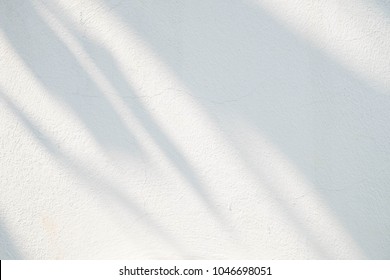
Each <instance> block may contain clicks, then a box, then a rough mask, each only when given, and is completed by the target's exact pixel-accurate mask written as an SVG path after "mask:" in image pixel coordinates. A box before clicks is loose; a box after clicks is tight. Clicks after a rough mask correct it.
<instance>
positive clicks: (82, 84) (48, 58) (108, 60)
mask: <svg viewBox="0 0 390 280" xmlns="http://www.w3.org/2000/svg"><path fill="white" fill-rule="evenodd" d="M1 4H2V5H3V6H2V12H3V13H4V16H1V17H0V24H1V28H2V30H3V31H4V32H5V35H6V36H7V38H8V40H9V42H10V43H11V44H12V46H13V47H14V49H15V51H16V52H17V54H18V55H19V56H20V57H21V58H22V60H23V61H24V63H25V64H26V66H27V67H28V68H29V69H30V70H31V73H32V74H33V75H34V76H35V78H36V79H37V80H38V81H40V82H41V83H42V85H43V86H44V87H45V88H46V89H47V90H48V91H49V92H50V93H51V94H52V95H53V97H54V98H56V99H57V100H59V101H61V102H63V103H64V104H65V105H67V108H70V109H71V110H72V112H73V113H74V114H75V115H76V116H77V117H78V118H79V120H80V121H81V122H82V123H83V124H84V127H85V128H86V129H88V130H89V132H90V133H91V134H92V136H93V137H94V138H95V139H96V141H97V142H98V143H99V144H100V147H101V148H102V149H103V150H108V151H110V150H116V151H120V152H121V153H128V154H130V155H133V156H143V154H142V146H141V145H140V144H139V143H138V142H137V141H136V140H135V138H134V137H133V136H132V134H131V132H130V131H129V129H128V128H127V127H126V125H125V124H124V123H123V121H122V120H121V118H120V116H119V115H118V113H117V112H115V110H114V109H113V106H112V104H111V103H110V101H109V100H108V99H107V98H106V97H105V95H104V94H103V92H102V91H101V90H100V89H99V86H98V85H97V84H96V81H94V79H93V78H92V77H91V76H90V74H89V73H88V72H87V71H86V69H84V67H83V66H82V65H81V64H80V63H79V61H78V59H77V58H76V57H75V56H74V54H73V53H72V52H71V51H70V50H69V49H68V47H67V46H66V44H64V43H63V42H62V40H61V38H60V37H59V36H58V34H56V33H55V32H53V30H52V29H51V27H50V26H49V25H48V24H47V23H46V22H45V21H44V20H43V19H42V18H41V16H40V15H39V14H38V12H37V11H36V8H35V5H34V1H15V2H14V3H12V4H8V3H1ZM52 5H53V7H54V4H52ZM16 7H18V8H16ZM49 7H50V5H48V6H47V8H49ZM20 9H22V10H27V11H28V15H29V16H28V18H23V17H22V16H20V15H19V14H18V11H19V10H20ZM59 20H63V23H64V24H65V25H66V26H67V28H69V31H70V32H72V33H73V34H72V35H73V36H75V38H77V39H78V40H79V41H80V42H79V43H80V44H81V45H82V47H83V48H84V49H85V50H86V52H87V53H88V54H89V55H90V56H91V58H93V59H94V63H95V64H96V65H97V66H98V67H99V68H100V70H101V71H102V73H104V75H105V76H106V78H107V79H108V80H109V81H110V83H111V85H112V86H113V87H114V88H115V89H116V90H117V92H118V93H119V94H120V95H121V96H122V94H123V97H124V99H123V101H124V102H126V103H128V105H129V109H130V110H131V112H132V114H133V115H134V117H136V118H137V119H138V120H139V121H140V122H141V123H142V125H143V126H144V128H145V130H146V132H147V133H148V134H149V135H150V137H151V139H153V140H154V141H155V142H156V143H157V145H158V146H159V147H160V149H161V151H162V152H163V153H164V154H165V156H166V157H167V158H168V159H169V160H170V161H171V163H172V164H173V165H174V166H175V167H176V168H177V170H178V171H179V172H180V174H181V175H182V176H183V178H184V179H185V180H186V181H187V182H188V183H189V184H190V185H191V186H192V187H193V189H194V192H195V194H197V195H198V196H199V197H200V198H201V199H202V200H203V201H204V204H205V206H206V207H207V208H208V209H209V210H210V212H211V213H212V214H214V216H215V217H216V220H217V221H218V222H219V223H220V224H221V226H222V227H224V228H225V229H226V230H228V231H233V228H232V227H230V226H229V225H228V224H227V222H226V221H225V220H224V217H223V216H222V214H221V213H219V212H218V210H217V209H216V208H215V207H214V204H215V203H213V202H212V201H211V200H210V199H209V197H208V195H207V192H206V190H205V189H204V187H203V186H202V184H201V183H200V181H199V178H198V175H197V174H196V173H195V171H194V170H193V169H192V167H191V166H190V164H189V163H188V162H187V161H186V159H185V158H184V156H183V155H182V154H181V153H180V152H179V151H178V149H177V148H176V147H175V145H174V144H173V142H172V141H171V140H170V139H169V137H168V136H167V135H166V134H165V133H164V132H163V131H162V130H161V129H160V128H159V126H158V125H157V123H156V121H155V120H154V119H153V117H152V116H151V115H150V114H149V113H148V111H147V110H146V109H145V108H144V106H143V105H142V103H141V102H139V101H138V100H137V98H136V95H135V94H134V90H133V89H132V87H131V86H130V85H129V84H128V82H127V80H126V78H125V77H124V76H123V74H122V73H121V71H120V70H119V69H118V66H117V65H116V63H115V60H114V59H113V57H112V56H111V55H110V53H109V51H106V50H105V49H104V48H102V47H101V46H99V45H98V44H97V43H96V42H94V41H93V40H92V39H90V38H85V37H84V36H83V34H81V33H80V32H78V31H77V29H74V28H72V24H71V23H70V22H67V21H66V18H65V16H64V17H61V15H59ZM25 34H29V35H30V36H25ZM42 34H44V40H45V42H47V44H42V43H41V41H40V40H36V39H35V38H36V37H35V36H38V35H40V36H41V35H42ZM69 69H72V71H71V72H69ZM65 77H66V78H65ZM0 97H1V98H2V99H3V101H5V102H6V103H7V104H8V107H9V108H10V109H11V110H12V111H13V112H14V114H15V116H17V117H18V119H19V120H20V121H21V122H22V123H23V124H24V125H25V127H26V128H27V129H29V130H30V131H31V132H32V135H34V138H35V139H36V140H37V141H39V142H40V143H41V144H42V146H43V147H45V148H46V150H47V151H48V152H49V153H50V154H51V155H52V156H53V157H55V158H56V159H57V160H58V161H59V162H61V163H62V164H63V165H65V166H66V167H68V168H69V169H70V170H72V171H73V172H74V173H75V174H76V175H77V176H78V177H79V178H80V179H82V180H83V181H85V182H88V183H89V184H91V180H92V182H95V183H96V184H93V185H94V186H95V187H98V186H101V188H99V190H100V191H101V190H104V192H105V193H106V194H107V196H108V197H111V198H113V199H115V201H116V202H118V203H119V204H121V205H123V206H124V207H125V208H126V209H128V210H129V211H130V212H131V213H133V214H136V215H138V216H139V217H143V220H144V222H145V224H146V226H149V227H151V228H153V229H154V232H156V233H158V234H159V235H160V237H161V238H162V239H163V240H164V241H166V242H168V243H169V244H171V245H172V247H173V248H174V249H176V251H178V252H179V253H180V254H181V255H182V256H188V252H185V251H183V249H182V248H181V246H179V245H178V244H176V240H175V239H174V238H173V237H171V236H169V234H168V233H167V232H166V231H165V230H164V229H163V228H162V226H161V225H159V224H158V222H157V221H153V219H148V218H146V215H145V214H143V210H141V208H142V207H140V206H139V205H137V203H136V202H135V201H132V202H131V201H129V200H128V199H127V198H126V195H125V194H123V193H121V192H120V191H119V189H120V187H121V186H118V185H116V184H113V183H111V182H109V180H108V178H101V177H99V179H95V180H94V179H92V178H93V177H94V176H95V177H96V176H97V175H96V174H93V172H92V171H91V170H88V168H85V167H83V166H82V165H81V164H78V163H77V161H76V160H74V159H72V158H69V157H68V156H67V155H65V154H63V153H62V152H61V151H60V150H59V149H58V147H56V145H55V144H54V143H53V142H52V141H51V140H50V137H48V136H46V135H44V132H42V131H40V130H39V128H38V127H37V126H36V125H34V123H33V122H32V121H31V120H29V119H28V118H27V117H26V116H25V114H24V113H23V111H22V110H21V109H20V108H17V106H16V105H15V104H14V103H13V102H12V101H11V100H10V99H9V98H8V96H7V95H5V94H1V95H0ZM126 97H131V98H130V99H127V98H126ZM107 128H110V131H107ZM140 151H141V153H139V152H140Z"/></svg>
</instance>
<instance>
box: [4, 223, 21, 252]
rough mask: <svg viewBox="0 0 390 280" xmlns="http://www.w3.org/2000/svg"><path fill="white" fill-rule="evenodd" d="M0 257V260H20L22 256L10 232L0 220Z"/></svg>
mask: <svg viewBox="0 0 390 280" xmlns="http://www.w3.org/2000/svg"><path fill="white" fill-rule="evenodd" d="M0 259H1V260H20V259H22V256H21V254H20V252H19V250H18V249H17V248H16V246H15V245H14V242H13V240H12V239H11V234H10V233H9V231H8V230H7V228H6V227H5V225H4V223H3V222H2V221H0Z"/></svg>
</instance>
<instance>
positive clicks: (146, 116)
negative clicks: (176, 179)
mask: <svg viewBox="0 0 390 280" xmlns="http://www.w3.org/2000/svg"><path fill="white" fill-rule="evenodd" d="M24 5H28V9H29V10H30V16H32V17H33V19H34V22H36V24H37V25H39V26H40V27H41V28H44V29H45V33H46V34H47V36H49V38H50V40H51V42H54V43H55V46H56V49H59V50H61V52H62V53H63V54H64V56H65V57H66V58H67V60H68V61H71V63H72V64H74V65H75V67H76V68H80V69H82V66H81V65H80V64H79V63H78V62H77V59H76V58H75V57H74V55H73V54H72V53H71V51H69V50H68V48H67V46H66V45H65V44H63V43H62V42H61V40H60V39H59V38H58V36H56V34H55V33H54V32H53V31H52V30H51V29H50V27H49V26H47V24H46V23H45V22H44V21H43V20H42V19H40V18H39V15H38V13H36V12H34V9H35V8H34V7H33V5H31V4H28V3H24ZM53 6H54V5H52V6H51V7H50V6H49V5H45V7H46V8H47V9H48V10H49V11H51V12H52V13H53V11H52V10H51V9H53ZM50 8H51V9H50ZM56 16H57V19H62V20H63V21H65V24H66V26H67V27H71V26H72V24H71V23H70V22H69V21H66V19H65V18H64V16H63V15H62V17H61V16H60V14H57V15H56ZM3 25H5V24H4V23H3ZM4 30H5V31H6V34H7V35H8V39H9V40H10V41H11V43H12V45H13V46H14V48H15V49H16V50H17V52H18V53H19V55H20V56H21V57H22V58H23V60H24V61H25V63H26V64H27V65H28V66H29V68H30V69H31V70H32V72H33V73H34V75H35V76H36V78H37V79H38V80H41V81H42V82H43V83H44V84H45V85H46V86H47V87H48V89H49V91H50V92H52V93H56V92H59V94H60V95H63V96H65V95H66V93H67V92H68V91H69V90H70V89H68V88H64V89H61V88H60V89H58V88H54V82H53V81H52V78H51V77H46V76H45V73H46V71H45V69H41V68H40V66H39V65H38V64H37V63H36V62H35V61H33V60H31V58H30V57H29V55H28V54H29V51H28V50H27V49H26V48H24V46H23V45H22V46H21V45H20V44H18V41H17V40H16V39H15V38H14V37H13V35H12V34H13V32H11V27H8V28H4ZM69 31H71V32H72V33H73V36H75V38H77V39H78V40H79V42H80V43H81V45H82V47H83V48H84V49H85V51H86V53H87V54H91V53H92V54H93V53H97V55H96V56H95V57H92V58H93V59H94V62H95V64H96V66H97V67H99V69H100V70H101V71H102V72H103V73H104V75H105V77H106V78H107V80H108V81H109V82H110V84H111V85H112V86H113V87H114V88H115V89H116V90H117V92H118V93H119V96H121V98H122V100H123V102H125V103H126V104H128V106H129V110H130V111H131V112H132V114H133V115H134V116H135V117H137V119H138V120H139V121H140V122H141V123H142V125H143V128H144V129H145V131H146V132H147V133H148V134H149V136H150V137H151V139H152V140H154V142H155V143H156V144H157V146H158V147H159V148H160V150H161V151H162V153H163V154H164V155H165V156H166V158H167V159H168V160H169V161H170V162H171V163H172V164H173V165H174V166H175V168H176V170H178V171H179V174H180V175H181V176H182V177H183V178H184V179H185V180H186V181H187V182H188V183H189V185H190V186H192V189H193V191H194V193H195V194H196V195H197V196H198V197H199V198H200V199H201V201H202V202H203V204H204V205H205V206H206V207H207V209H208V210H209V211H210V212H211V213H212V214H213V215H214V217H215V219H216V220H217V222H218V223H220V224H221V226H222V227H223V228H224V230H225V231H226V232H229V233H230V234H232V235H233V236H234V228H233V227H232V226H231V225H229V222H228V221H227V220H226V218H225V217H224V216H223V215H222V213H221V212H220V211H219V210H218V208H216V207H215V206H214V205H215V203H214V202H213V201H212V199H211V198H210V197H209V194H208V192H207V189H206V188H205V187H204V186H203V185H204V184H203V182H201V180H200V179H199V176H198V175H197V174H196V172H195V171H194V170H193V168H192V167H191V165H190V163H189V162H188V160H187V159H186V158H185V157H184V155H183V154H182V153H181V152H180V151H179V150H178V149H177V148H176V147H175V145H174V144H173V141H172V140H171V139H170V138H169V136H168V135H166V134H165V133H164V132H163V131H162V130H161V128H160V127H159V126H158V125H157V122H156V120H155V119H154V118H153V117H152V115H151V114H150V113H149V112H148V110H147V109H146V108H145V106H144V105H143V104H142V103H141V102H140V101H139V100H138V99H137V98H130V99H129V98H126V97H124V96H128V95H132V96H134V97H135V96H136V95H135V94H134V89H133V88H132V87H131V86H130V85H129V84H128V82H127V80H126V78H125V77H124V76H123V74H122V73H121V72H120V71H119V69H118V67H117V65H116V63H115V60H114V59H113V58H112V57H111V55H110V54H109V52H107V51H105V50H104V49H103V48H100V47H99V46H98V44H95V43H93V42H92V41H87V39H84V40H83V36H82V34H80V33H77V31H76V30H75V29H74V28H73V29H72V28H69ZM103 65H110V68H109V70H108V69H107V66H103ZM80 71H82V70H80ZM81 76H86V77H87V79H88V90H89V91H90V92H91V93H93V92H95V91H96V92H97V93H98V96H99V99H103V100H105V99H104V96H103V94H102V93H101V91H100V90H99V89H98V88H97V86H96V85H95V84H94V83H93V80H92V78H91V77H90V76H89V75H88V73H86V72H85V71H83V72H82V75H81ZM112 77H115V79H113V78H112ZM64 101H67V102H68V103H69V105H70V107H71V108H72V109H73V111H74V112H76V113H77V114H78V115H79V117H80V118H81V120H82V121H83V122H84V123H85V124H86V126H91V125H92V126H93V123H92V122H91V121H90V120H89V118H90V117H87V118H86V117H85V116H84V115H80V113H78V111H83V109H82V108H81V107H82V106H84V105H86V104H85V103H79V101H77V100H71V101H70V102H69V101H68V100H67V99H65V100H64ZM104 102H105V103H107V104H106V105H105V107H104V109H103V111H104V112H105V111H106V110H108V113H109V114H111V113H110V112H111V110H112V109H111V107H110V108H108V105H109V102H108V101H107V100H105V101H104ZM129 102H130V103H131V104H129ZM84 111H85V110H84ZM101 118H102V119H104V118H103V117H101ZM116 118H119V116H116V114H115V119H116ZM115 121H116V120H115ZM113 122H114V121H113ZM120 123H122V121H121V122H120ZM99 126H101V127H105V126H104V125H102V124H100V125H99ZM120 129H121V130H122V129H123V130H127V128H125V127H124V126H122V125H121V126H120ZM118 130H119V127H118ZM105 133H107V132H105ZM109 134H110V135H115V133H109ZM120 134H121V133H120ZM120 134H119V135H120ZM93 136H96V137H98V138H99V137H100V136H101V135H100V136H99V135H96V131H93ZM113 138H114V137H113ZM111 145H114V144H111ZM137 147H139V145H137Z"/></svg>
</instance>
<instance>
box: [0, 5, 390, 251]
mask: <svg viewBox="0 0 390 280" xmlns="http://www.w3.org/2000/svg"><path fill="white" fill-rule="evenodd" d="M33 2H34V1H31V2H30V1H13V2H12V4H6V3H1V7H2V10H3V13H4V14H3V15H2V16H1V17H0V25H1V28H2V30H3V31H4V33H5V34H6V36H7V38H8V39H9V41H10V42H11V44H12V46H13V47H14V49H15V51H16V52H17V53H18V54H19V55H20V57H21V58H22V59H23V60H24V62H25V63H26V65H28V67H29V68H30V69H31V71H32V72H33V74H34V75H35V76H36V78H37V79H38V80H40V81H41V82H42V84H44V85H45V87H46V88H47V89H48V90H49V91H50V92H51V93H52V94H53V96H54V97H55V98H57V99H58V100H60V101H61V102H64V103H65V104H66V105H68V107H69V108H70V109H71V110H72V111H73V112H74V114H75V115H77V116H78V117H79V118H80V120H81V121H82V122H83V123H84V124H85V127H86V128H87V129H88V130H89V131H90V132H91V134H92V135H93V136H94V137H95V138H96V140H97V142H99V143H100V144H101V147H102V148H104V149H108V150H109V149H111V148H113V149H120V150H122V151H123V152H126V153H129V154H131V155H138V151H142V148H141V145H140V144H139V143H137V141H136V140H135V138H134V137H133V135H132V134H131V132H130V131H129V130H128V129H127V128H126V126H125V125H124V124H123V122H122V120H121V119H120V116H118V114H117V113H116V112H115V110H114V109H113V107H112V105H111V104H110V102H109V100H107V99H106V98H105V96H104V94H102V92H101V91H100V90H99V87H98V86H97V85H96V83H95V82H94V80H93V78H92V77H90V76H89V74H88V73H87V72H86V71H85V70H84V69H83V67H82V66H81V65H80V64H79V63H78V61H77V59H76V58H75V57H74V55H73V54H72V53H71V52H70V51H69V50H68V49H67V47H66V46H65V45H64V44H63V43H62V42H61V39H60V38H59V37H58V36H57V35H56V34H55V33H54V32H53V31H52V30H51V29H50V28H49V27H48V26H47V25H46V23H45V22H44V21H42V19H41V18H40V16H39V15H38V14H37V13H36V12H35V11H34V6H33V5H32V4H31V3H33ZM105 2H106V4H107V11H108V10H110V9H109V8H110V7H112V6H113V4H114V2H115V1H107V0H106V1H105ZM8 5H10V6H9V7H8ZM18 5H19V8H18V9H27V10H30V17H29V18H28V19H22V18H20V17H19V16H18V14H17V9H14V7H16V6H18ZM51 5H54V4H51ZM48 6H50V5H49V4H48ZM110 12H111V13H114V14H115V15H117V16H118V17H119V18H120V19H121V20H122V21H123V22H125V23H126V24H127V26H128V28H129V29H131V30H135V31H136V32H137V33H138V35H139V36H140V37H141V38H142V39H143V40H145V41H146V42H147V43H148V44H149V45H150V46H151V47H152V48H153V50H154V52H155V53H156V54H158V56H159V57H160V58H161V59H162V60H163V61H164V62H165V63H166V65H167V66H168V67H170V69H171V70H172V72H174V73H175V74H176V76H177V77H178V78H179V79H180V80H181V81H182V82H183V83H184V84H185V85H186V86H187V87H188V88H189V89H190V91H191V95H192V97H193V98H194V99H196V100H197V101H198V102H199V104H201V105H202V106H203V108H204V109H205V111H206V112H208V113H209V115H210V117H211V118H213V119H214V121H215V122H216V123H217V124H218V125H219V126H220V127H221V128H222V131H224V132H225V133H226V137H227V138H228V139H229V140H230V141H231V142H233V143H234V146H235V147H236V149H237V150H238V151H239V152H240V153H241V156H242V159H243V160H244V161H245V162H246V164H247V167H248V170H251V171H252V172H253V173H255V175H256V176H259V177H260V176H263V175H264V176H269V175H267V174H262V171H261V170H258V168H257V167H256V166H257V165H258V162H259V161H262V160H263V159H262V157H261V156H260V155H259V157H258V158H255V157H253V155H251V153H250V150H247V149H246V148H245V145H243V142H242V139H240V138H239V137H238V136H237V134H236V131H237V130H238V129H239V127H238V126H239V124H240V123H245V124H246V125H247V126H249V127H251V128H252V129H253V130H254V131H256V132H257V133H258V134H259V135H266V137H267V138H268V139H270V140H271V141H272V142H273V144H274V145H276V146H277V147H278V148H279V149H280V151H281V152H283V153H284V154H285V155H286V156H287V157H288V158H289V159H290V161H291V162H292V163H293V164H294V165H295V167H297V169H299V170H300V171H301V172H302V173H303V174H304V175H305V177H306V178H307V179H308V180H309V181H310V183H311V185H312V186H313V187H315V188H316V191H317V192H318V193H319V194H320V195H321V197H322V198H323V200H324V201H325V202H326V203H327V205H328V206H329V208H331V209H332V210H333V212H334V213H335V215H336V216H337V217H338V218H339V220H340V221H341V223H342V224H343V225H344V227H345V228H346V229H347V230H348V232H349V233H350V234H351V235H352V236H353V238H354V239H355V241H356V242H357V244H358V245H359V246H360V247H361V248H362V249H363V251H364V253H365V254H366V256H367V257H368V258H390V235H389V234H388V233H389V232H390V203H389V201H390V189H389V188H388V187H387V184H388V182H390V140H389V139H390V110H389V108H390V100H389V95H388V93H386V92H377V91H375V90H373V89H372V88H371V87H370V86H369V85H367V84H366V83H364V82H363V81H362V80H360V79H359V78H358V77H357V76H356V75H355V74H354V73H352V72H351V71H349V70H348V69H346V68H344V67H343V66H341V65H340V64H338V63H337V62H336V61H335V60H334V59H333V58H332V57H329V56H327V55H325V54H324V53H322V52H321V51H319V50H317V49H316V48H314V47H313V46H311V45H310V44H309V43H307V42H306V41H304V40H303V39H302V38H299V37H297V36H295V35H294V34H292V33H291V32H290V31H289V30H287V29H286V28H285V27H284V26H282V25H280V24H279V23H278V22H277V21H276V20H275V19H274V18H272V17H270V16H269V15H268V14H267V13H266V12H264V11H263V10H262V9H261V8H259V7H257V6H253V5H252V4H250V3H249V2H248V1H236V0H235V1H221V0H211V1H186V2H185V3H184V2H181V1H125V2H118V5H117V6H116V8H115V9H113V10H110ZM58 17H59V18H61V14H60V13H58ZM63 21H65V24H67V25H68V24H69V26H71V24H70V23H66V19H63ZM70 28H71V27H70ZM73 32H75V34H74V35H75V36H76V38H77V39H78V40H79V41H80V43H81V44H82V45H83V47H84V48H85V50H86V52H87V53H89V54H90V55H91V58H92V59H93V60H94V62H95V63H96V65H97V66H98V67H100V69H101V71H102V72H103V73H104V75H105V76H106V78H107V79H108V80H110V82H111V84H112V85H113V86H114V87H115V89H116V91H117V93H118V94H119V96H132V95H133V89H132V87H131V85H129V84H128V82H127V80H126V78H124V75H123V73H121V70H120V69H119V67H118V66H117V65H116V63H115V61H114V59H113V58H112V57H111V55H110V50H107V49H104V47H102V46H99V45H98V44H97V43H96V42H94V41H93V40H92V39H90V38H85V37H83V36H81V35H80V34H77V31H76V29H73ZM38 33H39V34H45V40H47V41H48V44H42V43H41V42H36V41H35V39H34V36H35V35H36V34H38ZM26 34H29V35H30V37H28V36H26ZM34 45H36V46H37V47H34ZM42 48H44V49H42ZM45 48H46V49H45ZM64 58H66V59H64ZM69 69H73V71H74V72H71V73H67V77H69V78H68V79H66V80H64V76H65V75H64V71H68V70H69ZM91 97H99V98H91ZM126 103H128V105H129V110H131V111H132V113H133V114H134V116H135V117H137V118H138V119H139V120H140V121H141V123H142V124H143V126H144V127H145V130H146V131H147V132H148V134H149V136H150V137H151V138H152V139H153V140H154V141H155V142H156V143H157V144H158V145H159V147H160V149H161V150H162V151H163V153H164V154H165V155H166V157H167V158H169V159H170V161H171V162H172V163H174V165H175V166H176V168H177V170H178V171H180V173H181V174H182V176H183V177H184V178H186V180H187V181H188V182H189V183H190V184H191V185H192V186H193V187H194V191H196V193H198V195H199V196H200V197H202V198H203V200H204V202H205V204H206V205H208V207H209V209H210V210H211V211H213V212H214V215H215V216H216V218H217V219H219V220H220V222H221V223H222V224H223V225H225V226H226V227H229V226H228V225H226V222H225V221H224V218H223V216H222V215H221V214H220V213H218V210H217V209H216V208H215V207H214V206H213V201H211V200H210V199H209V198H208V196H207V190H206V189H205V186H203V185H202V184H201V183H200V182H199V178H198V175H197V174H196V173H195V171H194V170H193V169H192V168H191V166H190V164H189V163H187V162H186V160H185V159H184V157H183V156H182V155H181V154H180V153H179V152H178V150H177V149H176V148H175V146H174V145H173V144H172V142H171V140H170V139H169V137H168V136H166V135H165V134H164V132H163V131H162V130H161V129H160V128H159V127H158V126H157V124H156V122H155V120H153V118H152V116H151V115H150V114H149V113H148V112H147V110H146V109H145V108H143V106H142V104H141V103H139V102H138V101H137V99H136V98H130V99H126ZM106 127H111V129H112V131H110V132H109V133H107V131H106V130H103V129H104V128H106ZM129 143H130V144H129ZM48 150H49V151H50V149H48ZM51 153H52V154H53V155H54V156H56V157H58V153H57V152H51ZM56 153H57V154H56ZM58 158H59V159H60V160H62V161H63V159H61V157H58ZM65 162H66V161H65ZM75 170H83V167H82V166H78V165H75ZM75 172H76V173H80V174H81V173H83V171H75ZM87 177H89V176H87ZM259 180H260V178H259ZM106 186H107V188H110V190H113V189H114V188H115V186H113V185H112V184H109V183H107V184H106ZM269 188H270V190H271V192H272V191H274V192H275V197H277V196H278V195H277V193H276V190H274V188H273V186H272V185H269ZM120 197H121V195H120V194H118V195H115V198H116V199H119V200H120V199H121V198H120ZM126 203H129V202H124V204H126ZM281 207H287V206H283V205H281ZM287 210H288V211H286V212H287V213H289V214H290V215H291V219H292V220H293V221H294V222H295V223H296V224H297V227H301V231H302V232H303V234H305V233H306V234H307V235H309V234H310V233H308V232H307V231H306V227H305V225H304V221H302V220H301V218H300V217H298V216H296V214H294V213H295V212H294V209H287ZM130 211H132V210H130ZM324 231H326V229H324ZM169 238H171V237H169ZM313 243H315V241H313ZM319 250H320V249H319ZM326 257H327V258H331V257H332V256H326Z"/></svg>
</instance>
